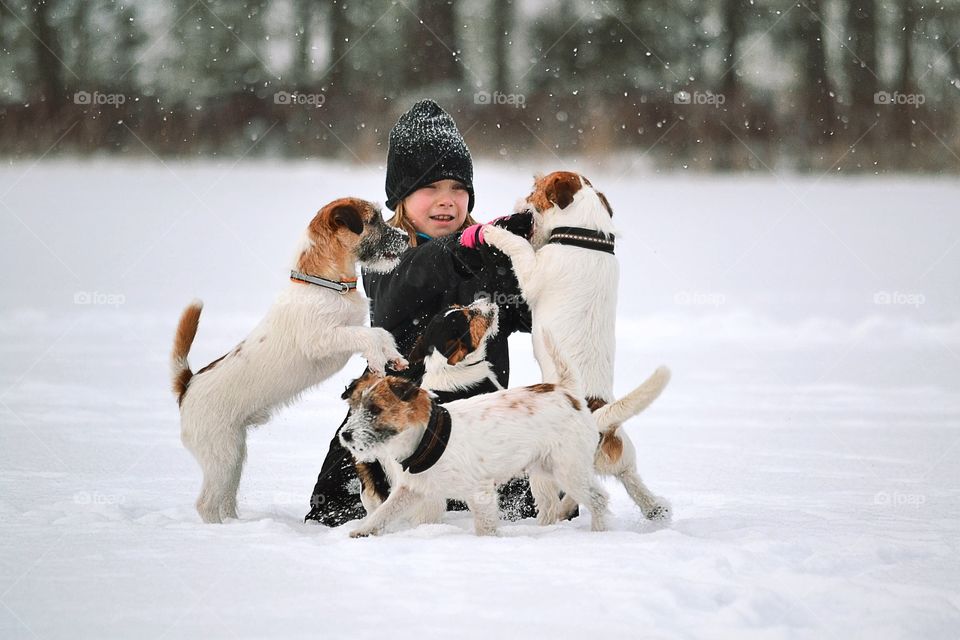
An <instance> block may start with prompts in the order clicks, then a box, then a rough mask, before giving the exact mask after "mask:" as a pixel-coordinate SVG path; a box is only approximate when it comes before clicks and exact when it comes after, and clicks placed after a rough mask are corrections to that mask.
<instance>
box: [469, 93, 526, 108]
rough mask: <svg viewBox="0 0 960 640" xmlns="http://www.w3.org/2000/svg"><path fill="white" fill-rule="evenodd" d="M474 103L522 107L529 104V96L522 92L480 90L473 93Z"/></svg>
mask: <svg viewBox="0 0 960 640" xmlns="http://www.w3.org/2000/svg"><path fill="white" fill-rule="evenodd" d="M473 103H474V104H505V105H509V106H512V107H516V108H517V109H522V108H524V107H526V105H527V96H525V95H524V94H522V93H500V92H499V91H494V92H493V93H490V92H489V91H478V92H476V93H475V94H473Z"/></svg>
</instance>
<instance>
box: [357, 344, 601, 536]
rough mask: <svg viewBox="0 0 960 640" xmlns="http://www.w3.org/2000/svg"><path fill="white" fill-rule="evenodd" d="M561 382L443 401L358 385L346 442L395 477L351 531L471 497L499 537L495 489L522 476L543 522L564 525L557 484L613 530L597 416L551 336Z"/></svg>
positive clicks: (383, 382)
mask: <svg viewBox="0 0 960 640" xmlns="http://www.w3.org/2000/svg"><path fill="white" fill-rule="evenodd" d="M544 340H545V346H546V349H547V351H548V353H549V354H550V355H551V356H553V357H554V358H555V363H554V369H555V370H556V371H557V374H558V377H557V382H556V383H555V384H536V385H532V386H529V387H519V388H513V389H507V390H504V391H497V392H494V393H487V394H483V395H479V396H474V397H472V398H466V399H464V400H456V401H454V402H450V403H447V404H445V405H440V404H439V403H438V402H437V399H436V397H434V396H433V394H431V393H430V392H429V391H427V390H425V389H422V388H420V387H419V386H417V385H416V384H414V383H413V382H411V381H409V380H405V379H403V378H398V377H394V376H388V377H386V378H380V379H376V378H368V379H367V380H365V381H360V382H359V383H358V385H357V387H356V388H355V389H354V390H353V393H352V394H351V396H350V402H351V415H350V418H349V419H348V420H347V423H346V425H344V427H343V429H342V430H341V431H340V441H341V442H342V443H343V445H344V446H345V447H347V449H349V450H350V452H351V453H353V455H354V457H356V458H357V459H359V460H374V459H379V460H381V461H382V462H383V463H384V464H386V465H388V466H389V467H392V472H391V475H392V476H393V477H394V478H396V483H395V485H394V487H393V488H392V491H391V493H390V496H389V497H388V498H387V499H386V501H384V503H383V504H381V505H380V506H379V507H378V508H377V509H376V510H374V511H373V513H371V514H370V515H369V516H367V518H366V519H365V520H364V521H363V522H362V524H361V525H360V527H359V528H357V529H356V530H354V531H353V532H351V534H350V535H351V537H363V536H368V535H376V534H378V533H380V532H381V531H383V529H384V528H385V527H386V526H388V525H390V524H392V523H394V522H395V521H397V520H399V519H401V518H403V517H404V516H406V515H408V514H410V513H411V511H413V510H416V509H419V508H422V505H423V504H424V503H425V502H427V503H433V504H438V503H439V501H442V500H444V499H446V498H454V499H459V500H465V501H466V503H467V506H468V507H469V508H470V511H472V512H473V516H474V524H475V528H476V533H477V535H492V534H494V533H496V530H497V524H498V522H499V514H498V511H497V492H496V489H497V486H498V485H499V484H502V483H504V482H507V481H509V480H511V479H512V478H515V477H519V476H522V475H524V474H527V475H529V477H530V488H531V490H532V492H533V495H534V498H535V500H536V502H537V507H538V513H539V515H538V519H540V521H541V522H543V523H546V522H548V521H551V520H552V521H556V519H557V515H558V512H559V508H560V499H559V495H558V491H557V489H558V488H559V489H561V490H563V491H565V492H567V494H569V495H571V496H572V497H573V499H574V500H576V501H577V502H578V503H582V504H585V505H586V506H587V508H588V509H589V510H590V513H591V516H592V528H593V530H594V531H602V530H604V529H605V527H606V524H605V519H606V515H607V494H606V492H605V491H604V489H603V487H602V486H601V485H600V482H599V479H598V478H597V476H596V474H595V472H594V469H593V455H594V451H595V449H596V446H597V431H596V421H595V419H594V417H593V416H592V415H591V413H590V411H589V409H588V408H587V406H586V402H584V400H583V397H582V395H581V391H580V385H579V382H578V381H577V377H576V373H575V372H574V371H573V370H572V369H570V368H568V367H567V365H566V362H565V361H564V360H563V359H562V357H561V356H560V354H559V352H558V351H557V350H556V349H555V348H554V345H553V342H552V341H551V340H550V338H549V334H545V335H544Z"/></svg>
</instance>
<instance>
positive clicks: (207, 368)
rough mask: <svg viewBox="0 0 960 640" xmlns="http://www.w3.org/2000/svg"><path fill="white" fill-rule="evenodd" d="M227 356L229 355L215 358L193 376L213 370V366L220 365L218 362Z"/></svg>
mask: <svg viewBox="0 0 960 640" xmlns="http://www.w3.org/2000/svg"><path fill="white" fill-rule="evenodd" d="M228 355H230V354H229V353H225V354H223V355H222V356H220V357H219V358H217V359H216V360H214V361H213V362H211V363H210V364H208V365H207V366H205V367H204V368H203V369H200V371H197V372H196V373H195V374H194V375H200V374H201V373H206V372H207V371H210V370H211V369H213V368H214V367H215V366H217V365H218V364H220V361H221V360H223V359H224V358H226V357H227V356H228Z"/></svg>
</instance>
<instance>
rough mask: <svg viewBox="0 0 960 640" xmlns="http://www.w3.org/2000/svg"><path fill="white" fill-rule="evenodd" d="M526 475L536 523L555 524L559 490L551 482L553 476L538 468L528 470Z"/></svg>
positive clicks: (558, 504) (558, 511) (557, 513)
mask: <svg viewBox="0 0 960 640" xmlns="http://www.w3.org/2000/svg"><path fill="white" fill-rule="evenodd" d="M528 475H529V477H530V491H531V493H533V499H534V500H535V501H536V503H537V523H538V524H540V525H541V526H546V525H550V524H556V523H557V521H558V520H559V514H560V513H561V511H560V489H559V488H558V487H557V484H556V482H554V481H553V475H552V474H550V473H548V472H547V471H545V470H544V469H541V468H538V467H533V468H531V469H529V472H528ZM574 507H576V503H574Z"/></svg>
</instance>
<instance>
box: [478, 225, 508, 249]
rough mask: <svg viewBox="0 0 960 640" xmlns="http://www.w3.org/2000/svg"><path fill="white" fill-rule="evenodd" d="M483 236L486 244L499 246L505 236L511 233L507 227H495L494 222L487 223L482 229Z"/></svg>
mask: <svg viewBox="0 0 960 640" xmlns="http://www.w3.org/2000/svg"><path fill="white" fill-rule="evenodd" d="M481 232H482V234H481V237H482V238H483V242H484V243H485V244H489V245H493V246H494V247H497V248H499V247H500V245H501V244H502V242H503V239H504V236H505V235H507V236H509V235H511V234H510V232H509V231H507V230H506V229H501V228H500V227H495V226H493V225H492V224H485V225H483V228H482V229H481Z"/></svg>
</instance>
